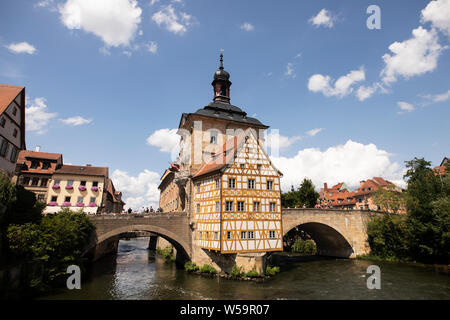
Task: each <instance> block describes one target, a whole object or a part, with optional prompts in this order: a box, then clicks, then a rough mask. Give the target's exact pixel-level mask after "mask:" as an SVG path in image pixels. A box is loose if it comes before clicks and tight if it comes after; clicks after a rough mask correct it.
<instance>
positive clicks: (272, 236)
mask: <svg viewBox="0 0 450 320" xmlns="http://www.w3.org/2000/svg"><path fill="white" fill-rule="evenodd" d="M269 238H270V239H275V231H274V230H270V231H269Z"/></svg>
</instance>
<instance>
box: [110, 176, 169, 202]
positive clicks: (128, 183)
mask: <svg viewBox="0 0 450 320" xmlns="http://www.w3.org/2000/svg"><path fill="white" fill-rule="evenodd" d="M111 179H112V180H113V182H114V186H115V187H116V189H117V190H120V191H122V193H123V199H124V201H125V202H126V205H125V207H126V208H130V207H131V208H133V209H138V210H140V209H141V208H142V206H144V207H147V206H148V207H150V206H153V208H154V209H156V208H157V207H158V206H159V190H158V185H159V183H160V174H158V173H156V172H154V171H150V170H148V169H145V170H144V171H143V172H141V173H139V174H138V175H137V176H130V175H129V174H128V172H126V171H122V170H119V169H116V170H114V172H113V173H112V175H111Z"/></svg>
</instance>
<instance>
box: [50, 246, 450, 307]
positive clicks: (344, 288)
mask: <svg viewBox="0 0 450 320" xmlns="http://www.w3.org/2000/svg"><path fill="white" fill-rule="evenodd" d="M147 245H148V238H137V239H131V240H120V243H119V248H118V253H117V255H116V256H114V255H111V256H108V257H105V258H103V259H101V260H99V261H97V262H96V263H95V264H94V265H93V266H92V268H91V269H90V270H89V276H88V279H87V280H86V281H85V282H83V283H82V286H81V289H80V290H68V289H64V290H61V292H59V293H55V294H52V295H49V296H46V297H43V299H83V300H86V299H107V300H109V299H120V300H124V299H168V300H170V299H202V300H203V299H255V300H264V299H271V300H272V299H446V300H448V299H450V276H449V275H448V274H444V273H442V272H440V271H439V270H437V269H436V268H435V267H433V266H423V265H416V264H405V263H394V262H380V261H366V260H350V259H311V260H310V261H297V262H288V263H287V262H285V263H284V264H281V270H282V272H281V273H280V274H278V275H276V276H275V277H274V278H272V279H269V280H266V281H264V282H253V281H238V280H226V279H221V278H208V277H203V276H199V275H193V274H188V273H187V272H185V271H184V270H183V269H182V268H180V267H177V266H176V265H175V263H166V262H165V261H164V259H163V258H161V257H159V256H158V255H157V254H155V253H154V252H151V251H149V250H147ZM371 264H376V265H378V266H379V267H380V269H381V289H380V290H377V289H373V290H369V289H367V285H366V281H367V277H368V276H370V275H368V274H366V270H367V267H368V266H369V265H371Z"/></svg>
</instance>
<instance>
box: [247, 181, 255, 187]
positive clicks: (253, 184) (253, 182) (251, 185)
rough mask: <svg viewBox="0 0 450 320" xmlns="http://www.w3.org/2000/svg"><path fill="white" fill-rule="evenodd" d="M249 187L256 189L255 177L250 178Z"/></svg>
mask: <svg viewBox="0 0 450 320" xmlns="http://www.w3.org/2000/svg"><path fill="white" fill-rule="evenodd" d="M248 188H249V189H255V180H254V179H249V180H248Z"/></svg>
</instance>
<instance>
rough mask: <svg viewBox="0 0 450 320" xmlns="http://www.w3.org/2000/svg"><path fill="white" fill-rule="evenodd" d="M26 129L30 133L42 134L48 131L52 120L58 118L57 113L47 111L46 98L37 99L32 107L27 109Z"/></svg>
mask: <svg viewBox="0 0 450 320" xmlns="http://www.w3.org/2000/svg"><path fill="white" fill-rule="evenodd" d="M25 116H26V129H27V130H28V131H36V133H37V134H42V133H44V132H45V131H46V130H47V127H48V124H49V122H50V120H51V119H53V118H55V117H56V116H57V113H52V112H48V111H47V105H46V104H45V98H35V99H34V100H33V102H32V103H31V106H30V107H28V108H25Z"/></svg>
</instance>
